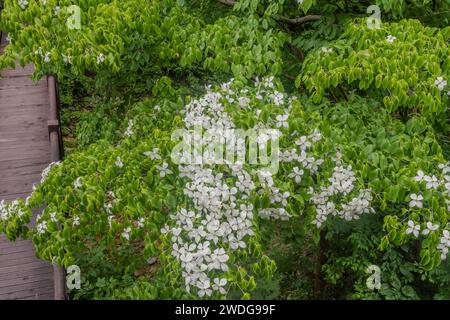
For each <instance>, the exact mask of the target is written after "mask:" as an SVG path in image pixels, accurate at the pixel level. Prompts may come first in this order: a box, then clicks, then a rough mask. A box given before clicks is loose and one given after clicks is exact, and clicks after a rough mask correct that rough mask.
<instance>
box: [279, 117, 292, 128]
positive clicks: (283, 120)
mask: <svg viewBox="0 0 450 320" xmlns="http://www.w3.org/2000/svg"><path fill="white" fill-rule="evenodd" d="M288 118H289V115H288V114H280V115H278V116H276V120H277V128H281V127H285V128H287V127H289V123H288V121H287V120H288Z"/></svg>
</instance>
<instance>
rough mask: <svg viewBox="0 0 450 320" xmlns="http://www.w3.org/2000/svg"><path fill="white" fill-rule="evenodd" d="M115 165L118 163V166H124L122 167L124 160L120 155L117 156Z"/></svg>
mask: <svg viewBox="0 0 450 320" xmlns="http://www.w3.org/2000/svg"><path fill="white" fill-rule="evenodd" d="M115 165H116V166H117V167H119V168H122V167H123V163H122V160H121V159H120V157H117V158H116V162H115Z"/></svg>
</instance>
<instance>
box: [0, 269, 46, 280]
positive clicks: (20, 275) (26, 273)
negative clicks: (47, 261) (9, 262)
mask: <svg viewBox="0 0 450 320" xmlns="http://www.w3.org/2000/svg"><path fill="white" fill-rule="evenodd" d="M32 271H33V272H32V273H30V270H22V271H16V272H11V273H4V274H0V283H3V281H6V280H11V279H24V280H26V279H27V278H28V277H31V276H33V275H35V274H48V273H49V274H53V270H52V269H51V268H49V266H43V267H40V268H35V269H32Z"/></svg>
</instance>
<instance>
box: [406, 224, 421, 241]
mask: <svg viewBox="0 0 450 320" xmlns="http://www.w3.org/2000/svg"><path fill="white" fill-rule="evenodd" d="M408 227H409V228H407V229H406V234H411V233H412V234H413V235H414V237H416V238H417V237H419V232H420V225H418V224H414V221H412V220H409V221H408Z"/></svg>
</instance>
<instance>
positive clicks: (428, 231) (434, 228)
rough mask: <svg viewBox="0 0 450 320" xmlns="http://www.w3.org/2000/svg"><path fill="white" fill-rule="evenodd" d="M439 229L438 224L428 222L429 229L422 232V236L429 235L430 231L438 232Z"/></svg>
mask: <svg viewBox="0 0 450 320" xmlns="http://www.w3.org/2000/svg"><path fill="white" fill-rule="evenodd" d="M437 229H439V225H438V224H433V223H432V222H430V221H428V222H427V227H426V228H425V229H424V230H423V231H422V234H423V235H427V234H429V233H430V231H436V230H437Z"/></svg>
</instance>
